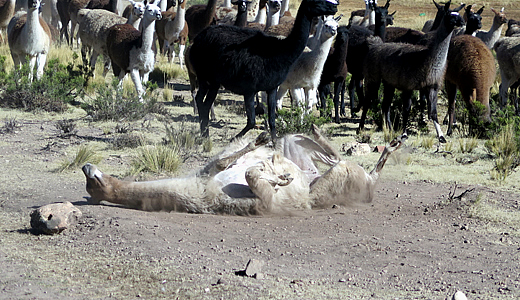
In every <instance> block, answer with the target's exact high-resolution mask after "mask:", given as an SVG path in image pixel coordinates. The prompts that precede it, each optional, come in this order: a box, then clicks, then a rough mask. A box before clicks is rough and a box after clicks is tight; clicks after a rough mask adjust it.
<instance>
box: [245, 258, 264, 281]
mask: <svg viewBox="0 0 520 300" xmlns="http://www.w3.org/2000/svg"><path fill="white" fill-rule="evenodd" d="M264 264H265V262H264V261H263V260H261V259H254V258H253V259H250V260H249V262H247V265H246V270H245V273H246V275H247V276H249V277H257V274H261V273H262V267H263V266H264ZM259 277H263V275H261V276H259Z"/></svg>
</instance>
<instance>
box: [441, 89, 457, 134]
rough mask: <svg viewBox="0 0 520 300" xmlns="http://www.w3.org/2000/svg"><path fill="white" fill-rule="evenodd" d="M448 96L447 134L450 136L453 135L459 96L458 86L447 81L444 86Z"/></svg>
mask: <svg viewBox="0 0 520 300" xmlns="http://www.w3.org/2000/svg"><path fill="white" fill-rule="evenodd" d="M444 86H445V88H446V94H447V96H448V118H449V119H448V131H447V132H446V134H447V135H448V136H450V135H451V134H452V133H453V128H452V127H453V120H454V116H455V101H456V96H457V86H456V85H455V84H453V83H451V82H448V81H446V82H445V84H444Z"/></svg>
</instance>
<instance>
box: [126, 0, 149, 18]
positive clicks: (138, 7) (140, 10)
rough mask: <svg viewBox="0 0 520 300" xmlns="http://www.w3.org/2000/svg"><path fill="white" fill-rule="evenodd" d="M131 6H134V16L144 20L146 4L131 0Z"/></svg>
mask: <svg viewBox="0 0 520 300" xmlns="http://www.w3.org/2000/svg"><path fill="white" fill-rule="evenodd" d="M130 4H131V5H132V8H133V11H132V13H133V14H134V16H136V17H138V18H142V17H143V15H144V10H145V9H146V7H145V5H144V3H143V2H137V1H133V0H130Z"/></svg>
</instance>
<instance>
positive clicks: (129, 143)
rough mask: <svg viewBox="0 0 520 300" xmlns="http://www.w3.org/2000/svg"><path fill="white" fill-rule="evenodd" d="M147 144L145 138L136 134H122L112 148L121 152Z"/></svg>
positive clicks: (117, 137)
mask: <svg viewBox="0 0 520 300" xmlns="http://www.w3.org/2000/svg"><path fill="white" fill-rule="evenodd" d="M145 144H146V141H145V138H144V136H142V135H140V134H136V133H122V134H119V135H117V136H116V137H114V139H113V140H112V147H113V148H114V149H119V150H120V149H124V148H137V147H139V146H143V145H145Z"/></svg>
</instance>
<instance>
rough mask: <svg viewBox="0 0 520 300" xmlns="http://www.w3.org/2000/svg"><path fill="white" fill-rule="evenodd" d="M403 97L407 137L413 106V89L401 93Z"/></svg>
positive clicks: (404, 131) (404, 124)
mask: <svg viewBox="0 0 520 300" xmlns="http://www.w3.org/2000/svg"><path fill="white" fill-rule="evenodd" d="M401 97H402V99H403V136H404V137H407V136H408V134H407V131H406V129H407V128H408V119H409V118H410V110H411V108H412V91H403V92H402V93H401Z"/></svg>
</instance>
